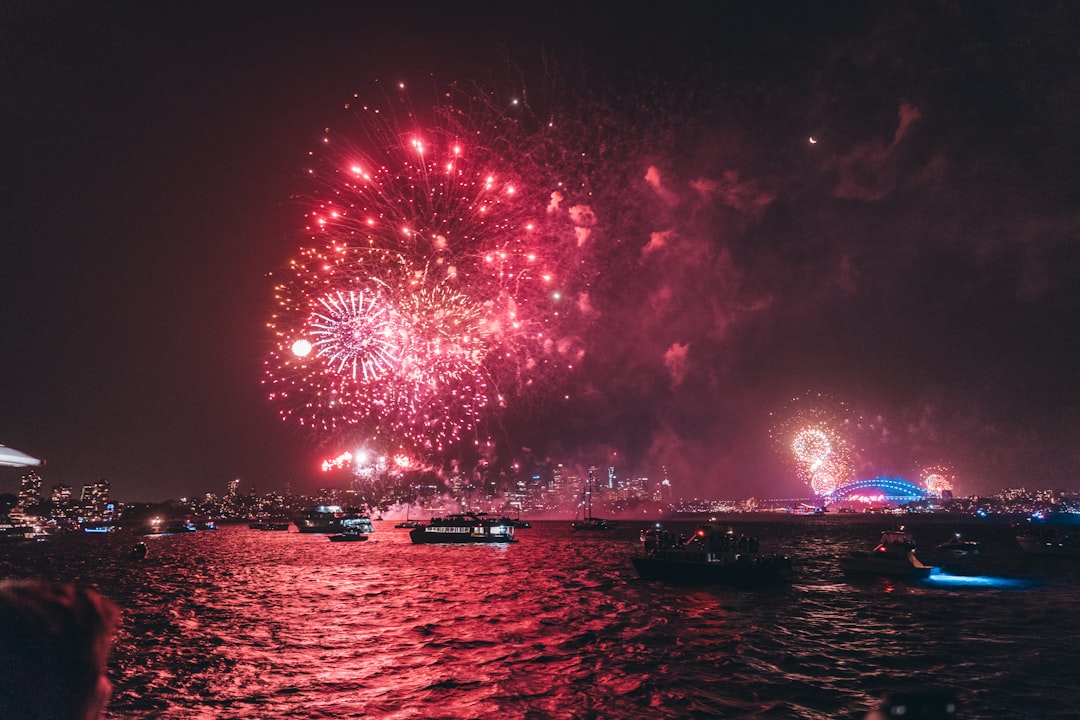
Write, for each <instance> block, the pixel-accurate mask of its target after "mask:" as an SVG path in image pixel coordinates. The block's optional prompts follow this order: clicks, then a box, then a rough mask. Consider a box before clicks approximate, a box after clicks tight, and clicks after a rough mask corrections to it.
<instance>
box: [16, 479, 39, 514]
mask: <svg viewBox="0 0 1080 720" xmlns="http://www.w3.org/2000/svg"><path fill="white" fill-rule="evenodd" d="M40 504H41V476H40V475H38V474H37V473H36V472H33V471H31V472H28V473H26V474H25V475H23V476H22V479H21V480H20V481H19V506H20V507H22V508H23V509H24V510H25V509H26V508H29V507H35V506H37V505H40Z"/></svg>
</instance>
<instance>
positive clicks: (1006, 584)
mask: <svg viewBox="0 0 1080 720" xmlns="http://www.w3.org/2000/svg"><path fill="white" fill-rule="evenodd" d="M927 581H928V582H932V583H934V584H935V585H942V586H944V587H957V588H961V587H970V588H995V589H1015V588H1025V587H1030V586H1031V584H1032V582H1031V581H1030V580H1020V579H1017V578H1003V577H994V576H991V575H952V574H950V573H946V572H939V573H933V574H932V575H930V577H929V578H927Z"/></svg>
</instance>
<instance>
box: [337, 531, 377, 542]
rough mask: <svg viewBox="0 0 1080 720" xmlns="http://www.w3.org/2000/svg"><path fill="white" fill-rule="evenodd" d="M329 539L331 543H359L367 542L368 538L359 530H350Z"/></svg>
mask: <svg viewBox="0 0 1080 720" xmlns="http://www.w3.org/2000/svg"><path fill="white" fill-rule="evenodd" d="M329 539H330V542H359V541H363V540H367V539H368V536H367V535H365V534H363V533H362V532H360V531H359V530H355V529H350V530H345V531H344V532H340V533H338V534H337V535H331V536H330V538H329Z"/></svg>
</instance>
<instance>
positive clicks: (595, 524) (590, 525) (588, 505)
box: [570, 470, 615, 532]
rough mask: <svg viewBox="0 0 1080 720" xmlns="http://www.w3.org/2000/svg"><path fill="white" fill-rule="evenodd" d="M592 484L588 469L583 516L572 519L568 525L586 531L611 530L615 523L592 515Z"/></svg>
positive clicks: (590, 473) (590, 472)
mask: <svg viewBox="0 0 1080 720" xmlns="http://www.w3.org/2000/svg"><path fill="white" fill-rule="evenodd" d="M592 484H593V480H592V470H590V471H589V477H588V479H586V480H585V517H584V518H583V519H581V520H574V521H573V522H572V523H570V527H572V528H573V529H574V530H584V531H586V532H605V531H607V530H612V529H613V528H614V527H615V523H613V522H610V521H608V520H605V519H603V518H598V517H593V514H592V496H593V492H592Z"/></svg>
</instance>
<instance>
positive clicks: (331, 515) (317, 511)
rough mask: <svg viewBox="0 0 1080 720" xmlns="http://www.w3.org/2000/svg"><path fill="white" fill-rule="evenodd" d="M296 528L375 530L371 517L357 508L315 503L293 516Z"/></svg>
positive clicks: (304, 530) (321, 530) (302, 530)
mask: <svg viewBox="0 0 1080 720" xmlns="http://www.w3.org/2000/svg"><path fill="white" fill-rule="evenodd" d="M293 524H294V525H296V529H297V530H299V531H300V532H302V533H323V534H329V533H341V532H344V531H345V530H356V531H357V532H359V533H370V532H374V531H375V526H374V525H372V524H371V517H370V516H369V515H368V514H367V513H365V512H362V511H361V510H359V509H357V508H347V509H345V508H342V507H341V506H340V505H316V506H315V507H313V508H310V509H308V510H305V511H304V512H302V513H300V514H299V515H297V516H296V517H294V518H293Z"/></svg>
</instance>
